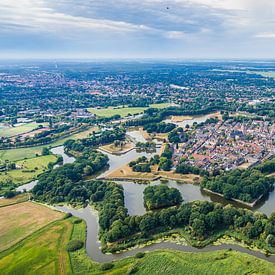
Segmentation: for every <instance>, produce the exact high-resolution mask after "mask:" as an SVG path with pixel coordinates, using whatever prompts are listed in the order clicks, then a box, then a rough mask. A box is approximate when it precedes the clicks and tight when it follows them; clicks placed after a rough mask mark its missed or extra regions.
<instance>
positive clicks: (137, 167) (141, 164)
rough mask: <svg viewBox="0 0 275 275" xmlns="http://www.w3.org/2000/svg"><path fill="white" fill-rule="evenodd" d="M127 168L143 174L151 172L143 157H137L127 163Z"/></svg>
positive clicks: (146, 160) (147, 162)
mask: <svg viewBox="0 0 275 275" xmlns="http://www.w3.org/2000/svg"><path fill="white" fill-rule="evenodd" d="M129 167H131V168H132V170H133V171H134V172H143V173H149V172H151V167H150V163H149V161H148V159H147V158H146V157H145V156H143V157H139V158H138V159H137V160H135V161H131V162H130V163H129Z"/></svg>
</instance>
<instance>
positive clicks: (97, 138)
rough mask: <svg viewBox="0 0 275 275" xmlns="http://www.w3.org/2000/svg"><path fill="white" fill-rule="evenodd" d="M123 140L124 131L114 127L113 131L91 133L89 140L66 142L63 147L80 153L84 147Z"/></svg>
mask: <svg viewBox="0 0 275 275" xmlns="http://www.w3.org/2000/svg"><path fill="white" fill-rule="evenodd" d="M123 139H125V129H124V128H120V127H116V128H114V129H113V130H103V131H101V132H99V133H93V135H92V136H91V137H89V138H84V139H79V140H67V141H66V142H65V143H64V146H65V148H66V150H67V151H78V152H81V151H83V150H84V148H85V147H94V146H99V145H103V144H107V143H111V142H113V141H115V140H116V141H117V140H123Z"/></svg>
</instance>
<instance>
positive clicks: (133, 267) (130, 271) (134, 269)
mask: <svg viewBox="0 0 275 275" xmlns="http://www.w3.org/2000/svg"><path fill="white" fill-rule="evenodd" d="M137 272H138V263H135V264H133V265H131V266H130V267H129V269H128V270H127V273H126V274H127V275H130V274H135V273H137Z"/></svg>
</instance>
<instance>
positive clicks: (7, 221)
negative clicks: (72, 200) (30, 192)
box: [0, 202, 64, 270]
mask: <svg viewBox="0 0 275 275" xmlns="http://www.w3.org/2000/svg"><path fill="white" fill-rule="evenodd" d="M63 215H64V214H62V213H60V212H57V211H53V210H51V209H50V208H47V207H45V206H42V205H39V204H35V203H32V202H23V203H19V204H14V205H11V206H6V207H1V208H0V228H1V230H0V251H3V250H5V249H7V248H9V247H11V246H12V245H14V244H16V243H17V242H19V241H20V240H22V239H23V238H25V237H26V236H28V235H30V234H31V233H33V232H34V231H36V230H38V229H40V228H42V227H43V226H45V225H47V224H49V223H51V222H53V221H55V220H57V219H60V218H61V217H62V216H63ZM0 270H1V268H0Z"/></svg>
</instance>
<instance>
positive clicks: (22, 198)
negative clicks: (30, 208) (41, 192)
mask: <svg viewBox="0 0 275 275" xmlns="http://www.w3.org/2000/svg"><path fill="white" fill-rule="evenodd" d="M28 200H29V194H28V193H23V194H19V195H17V196H15V197H13V198H11V199H0V207H5V206H8V205H13V204H17V203H21V202H25V201H28Z"/></svg>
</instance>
